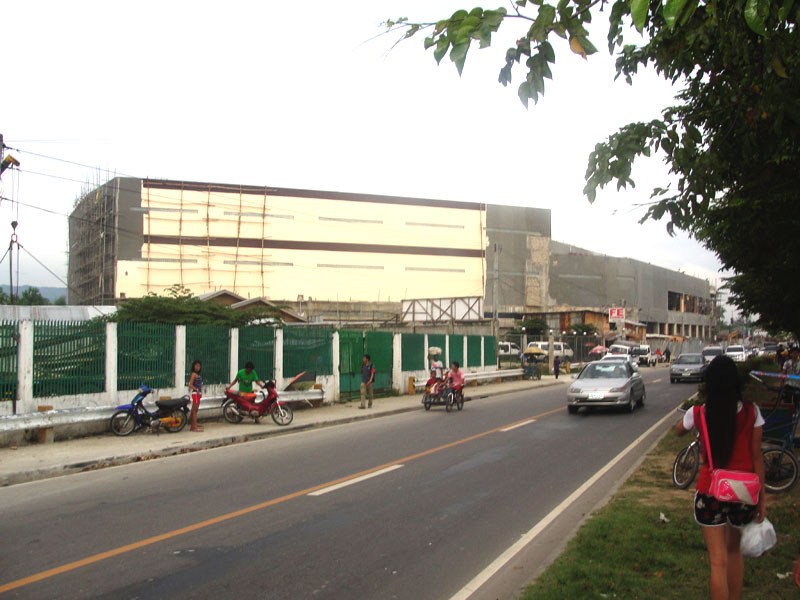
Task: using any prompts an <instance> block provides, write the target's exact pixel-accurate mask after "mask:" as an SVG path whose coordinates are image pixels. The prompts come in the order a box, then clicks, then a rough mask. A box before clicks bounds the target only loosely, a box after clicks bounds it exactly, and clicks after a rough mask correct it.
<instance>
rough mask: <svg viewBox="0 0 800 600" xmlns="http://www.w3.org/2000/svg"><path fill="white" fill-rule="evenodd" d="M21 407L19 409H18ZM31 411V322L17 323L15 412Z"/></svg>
mask: <svg viewBox="0 0 800 600" xmlns="http://www.w3.org/2000/svg"><path fill="white" fill-rule="evenodd" d="M20 407H21V408H20ZM32 410H33V321H20V322H19V342H18V344H17V407H16V412H18V413H20V412H21V413H26V412H30V411H32Z"/></svg>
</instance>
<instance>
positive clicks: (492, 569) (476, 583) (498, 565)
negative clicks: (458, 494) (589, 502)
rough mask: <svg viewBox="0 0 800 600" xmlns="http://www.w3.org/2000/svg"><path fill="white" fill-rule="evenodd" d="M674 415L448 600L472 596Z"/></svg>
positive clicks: (659, 422)
mask: <svg viewBox="0 0 800 600" xmlns="http://www.w3.org/2000/svg"><path fill="white" fill-rule="evenodd" d="M674 418H675V414H674V412H668V413H667V414H666V415H664V417H663V418H662V419H661V420H659V421H658V423H656V424H655V425H653V426H652V427H651V428H650V429H648V430H647V431H645V432H644V433H643V434H642V435H640V436H639V437H638V438H636V439H635V440H634V441H633V442H631V444H630V445H629V446H628V447H627V448H625V449H624V450H623V451H622V452H620V453H619V454H617V455H616V456H615V457H614V458H613V459H612V460H611V462H609V463H608V464H607V465H606V466H604V467H603V468H602V469H600V470H599V471H598V472H597V473H595V474H594V475H592V476H591V477H590V478H589V479H587V480H586V482H585V483H584V484H583V485H581V486H580V487H579V488H578V489H577V490H575V491H574V492H572V494H570V495H569V496H568V497H567V498H566V499H565V500H564V501H563V502H562V503H561V504H559V505H558V506H556V507H555V508H554V509H553V510H551V511H550V513H548V515H547V516H546V517H545V518H544V519H542V520H541V521H539V522H538V523H537V524H536V525H534V526H533V528H532V529H531V530H530V531H528V532H527V533H525V534H523V535H522V537H521V538H520V539H519V541H517V542H516V543H514V544H513V545H512V546H511V547H510V548H508V549H507V550H506V551H505V552H503V553H502V554H501V555H500V556H498V557H497V558H496V559H494V561H492V563H491V564H490V565H489V566H488V567H486V568H485V569H484V570H483V571H481V572H480V573H478V574H477V575H476V576H475V577H474V578H473V579H472V581H470V582H469V583H468V584H467V585H465V586H464V587H463V588H461V589H460V590H459V591H458V592H457V593H456V594H455V595H454V596H452V597H451V598H450V600H467V598H469V597H470V596H472V594H474V593H475V592H477V591H478V589H479V588H480V587H481V586H482V585H483V584H484V583H486V582H487V581H489V579H491V577H492V576H493V575H494V574H495V573H497V572H498V571H499V570H500V569H502V568H503V566H504V565H505V564H506V563H508V561H510V560H511V559H512V558H514V557H515V556H516V555H517V553H518V552H520V550H522V549H523V548H524V547H525V546H527V545H528V544H530V543H531V542H532V541H533V540H534V539H536V536H537V535H539V534H540V533H541V532H542V531H543V530H544V529H545V527H547V526H548V525H550V523H552V522H553V521H555V520H556V518H558V516H559V515H560V514H561V513H563V512H564V511H565V510H566V509H567V508H569V505H570V504H572V503H573V502H575V501H576V500H577V499H578V498H579V497H580V496H581V495H582V494H583V493H584V492H585V491H586V490H588V489H589V488H590V487H592V486H593V485H594V484H595V483H596V482H597V481H598V480H599V479H600V478H601V477H602V476H603V475H605V474H606V473H608V471H610V470H611V469H612V468H613V467H614V466H615V465H616V464H617V463H618V462H619V461H621V460H622V459H623V458H625V456H626V455H627V454H629V453H630V452H632V451H633V450H634V449H635V448H636V446H637V445H638V444H639V443H640V442H641V441H642V440H643V439H645V438H646V437H647V436H648V435H650V434H651V433H652V432H653V431H655V430H656V429H658V428H659V427H661V426H662V425H663V424H664V422H665V421H667V420H669V419H674Z"/></svg>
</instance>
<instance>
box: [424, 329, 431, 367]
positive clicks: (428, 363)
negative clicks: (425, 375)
mask: <svg viewBox="0 0 800 600" xmlns="http://www.w3.org/2000/svg"><path fill="white" fill-rule="evenodd" d="M423 335H424V336H425V343H424V345H423V347H422V350H423V355H422V360H424V361H425V370H426V371H428V370H430V368H431V363H430V361H429V360H428V334H427V333H425V334H423Z"/></svg>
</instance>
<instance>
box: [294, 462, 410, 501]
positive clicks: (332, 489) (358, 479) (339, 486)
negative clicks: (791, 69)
mask: <svg viewBox="0 0 800 600" xmlns="http://www.w3.org/2000/svg"><path fill="white" fill-rule="evenodd" d="M403 466H404V465H392V466H391V467H386V468H385V469H381V470H379V471H374V472H373V473H367V474H366V475H362V476H361V477H355V478H353V479H348V480H347V481H343V482H342V483H337V484H336V485H330V486H328V487H326V488H322V489H321V490H317V491H316V492H310V493H309V494H308V495H309V496H322V495H323V494H327V493H328V492H335V491H336V490H340V489H342V488H343V487H347V486H348V485H353V484H355V483H361V482H362V481H366V480H367V479H372V478H373V477H378V476H379V475H384V474H386V473H389V472H391V471H394V470H395V469H400V468H402V467H403Z"/></svg>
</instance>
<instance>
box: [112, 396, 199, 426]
mask: <svg viewBox="0 0 800 600" xmlns="http://www.w3.org/2000/svg"><path fill="white" fill-rule="evenodd" d="M152 391H153V390H152V389H150V388H149V387H147V386H146V385H144V384H142V387H140V388H139V393H138V394H136V396H135V397H134V398H133V400H131V403H130V404H123V405H122V406H118V407H117V412H115V413H114V414H113V415H112V417H111V431H112V432H113V433H114V435H119V436H125V435H130V434H131V433H133V432H134V431H136V430H137V429H147V428H149V429H152V430H154V431H156V430H158V429H160V428H161V427H163V428H164V429H165V430H166V431H167V432H169V433H177V432H179V431H180V430H181V429H183V428H184V427H185V426H186V423H187V421H188V420H189V418H188V414H189V408H188V407H189V402H190V400H189V396H183V397H182V398H169V399H166V400H156V407H157V409H156V410H155V411H153V412H151V411H149V410H147V409H146V408H145V406H144V399H145V398H147V396H149V395H150V394H151V393H152Z"/></svg>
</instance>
